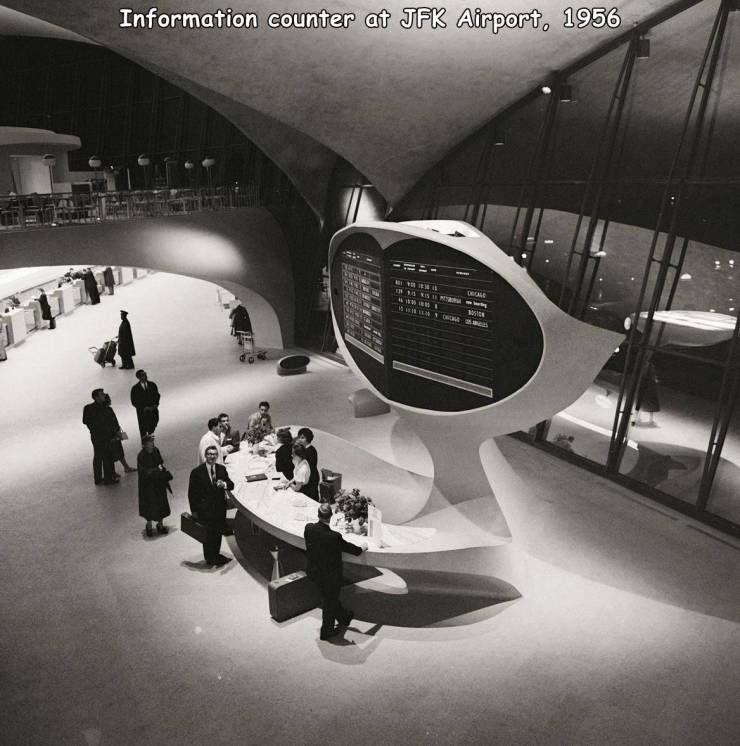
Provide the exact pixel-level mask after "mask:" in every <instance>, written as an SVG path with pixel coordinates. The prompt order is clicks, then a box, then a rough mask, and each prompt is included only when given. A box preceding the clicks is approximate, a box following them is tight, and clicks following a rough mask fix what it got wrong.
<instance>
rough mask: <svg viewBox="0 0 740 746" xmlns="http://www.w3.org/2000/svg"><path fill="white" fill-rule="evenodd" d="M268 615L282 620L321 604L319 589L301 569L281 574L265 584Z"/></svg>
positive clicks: (278, 620)
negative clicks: (268, 605) (268, 606)
mask: <svg viewBox="0 0 740 746" xmlns="http://www.w3.org/2000/svg"><path fill="white" fill-rule="evenodd" d="M267 595H268V598H269V600H270V616H271V617H272V618H273V619H274V620H275V621H276V622H284V621H285V620H286V619H292V618H293V617H294V616H298V615H299V614H303V613H305V612H307V611H311V609H315V608H316V607H317V606H320V605H321V597H320V596H319V589H318V588H317V587H316V585H315V583H314V582H313V581H311V580H309V579H308V576H307V575H306V573H305V572H303V570H299V571H298V572H292V573H290V575H283V577H282V578H278V579H277V580H273V581H272V582H271V583H269V584H268V586H267Z"/></svg>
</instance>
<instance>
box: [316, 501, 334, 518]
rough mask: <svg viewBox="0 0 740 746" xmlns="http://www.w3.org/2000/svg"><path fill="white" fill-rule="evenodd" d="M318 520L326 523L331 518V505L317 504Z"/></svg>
mask: <svg viewBox="0 0 740 746" xmlns="http://www.w3.org/2000/svg"><path fill="white" fill-rule="evenodd" d="M319 518H323V519H324V520H325V521H328V520H329V518H331V505H329V503H319Z"/></svg>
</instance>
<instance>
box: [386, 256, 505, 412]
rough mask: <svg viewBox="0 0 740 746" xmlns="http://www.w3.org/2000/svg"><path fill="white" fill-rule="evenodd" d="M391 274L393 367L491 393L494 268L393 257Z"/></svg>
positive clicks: (433, 379) (489, 394) (390, 330)
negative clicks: (405, 259)
mask: <svg viewBox="0 0 740 746" xmlns="http://www.w3.org/2000/svg"><path fill="white" fill-rule="evenodd" d="M389 279H390V283H389V285H390V290H391V297H390V318H389V336H390V339H391V346H392V351H393V355H392V357H393V368H394V369H395V370H399V371H403V372H405V373H411V374H414V375H417V376H420V377H422V378H427V379H429V380H432V381H437V382H439V383H443V384H445V385H447V386H453V387H456V388H459V389H463V390H465V391H470V392H472V393H475V394H479V395H480V396H485V397H488V398H489V399H490V398H492V397H493V381H492V370H491V364H490V359H491V349H492V344H493V315H492V314H493V311H492V309H493V303H494V284H493V279H492V272H491V271H490V270H488V269H487V268H485V267H483V266H482V265H481V266H480V268H473V267H460V266H455V265H452V264H436V263H435V264H432V263H428V262H413V261H400V260H397V261H391V262H390V272H389Z"/></svg>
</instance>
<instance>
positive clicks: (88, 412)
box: [82, 389, 121, 484]
mask: <svg viewBox="0 0 740 746" xmlns="http://www.w3.org/2000/svg"><path fill="white" fill-rule="evenodd" d="M92 399H93V400H92V404H86V405H85V407H84V409H83V410H82V422H83V424H84V425H85V426H86V427H87V429H88V430H89V431H90V440H91V441H92V444H93V477H94V479H95V484H100V483H101V482H102V483H103V484H116V483H117V482H118V481H119V480H118V479H116V477H115V475H114V473H113V450H112V445H113V438H115V437H116V435H117V434H118V433H119V432H120V430H121V427H120V425H119V424H118V418H117V417H116V414H115V412H114V411H113V409H112V408H111V407H109V406H107V405H106V401H105V399H106V393H105V391H104V390H103V389H95V390H94V391H93V392H92Z"/></svg>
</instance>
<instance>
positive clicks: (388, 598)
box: [342, 571, 521, 627]
mask: <svg viewBox="0 0 740 746" xmlns="http://www.w3.org/2000/svg"><path fill="white" fill-rule="evenodd" d="M402 576H403V579H404V580H405V581H406V586H407V593H405V594H403V595H399V594H387V593H378V592H375V591H371V590H367V589H365V588H362V587H358V586H356V585H349V586H345V587H344V588H343V589H342V603H343V604H344V605H346V606H347V607H349V608H351V609H353V611H354V615H355V618H357V619H362V620H363V621H365V622H370V623H372V624H376V625H384V624H389V625H393V626H394V627H428V626H430V625H436V626H463V625H466V624H468V623H469V621H466V620H464V619H460V618H459V617H462V616H463V615H466V614H470V613H471V612H481V613H482V615H483V616H482V617H481V615H480V614H476V619H475V621H476V622H479V621H480V620H481V618H486V617H489V616H494V615H495V614H496V613H498V610H497V609H496V607H497V606H498V605H500V604H503V603H506V602H508V601H512V600H514V599H517V598H520V597H521V596H520V594H519V593H518V592H517V590H516V589H515V588H513V587H512V586H510V585H508V584H506V583H503V582H502V581H501V580H498V579H497V578H490V577H485V576H483V575H462V574H459V573H427V572H421V571H404V572H403V573H402Z"/></svg>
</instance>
